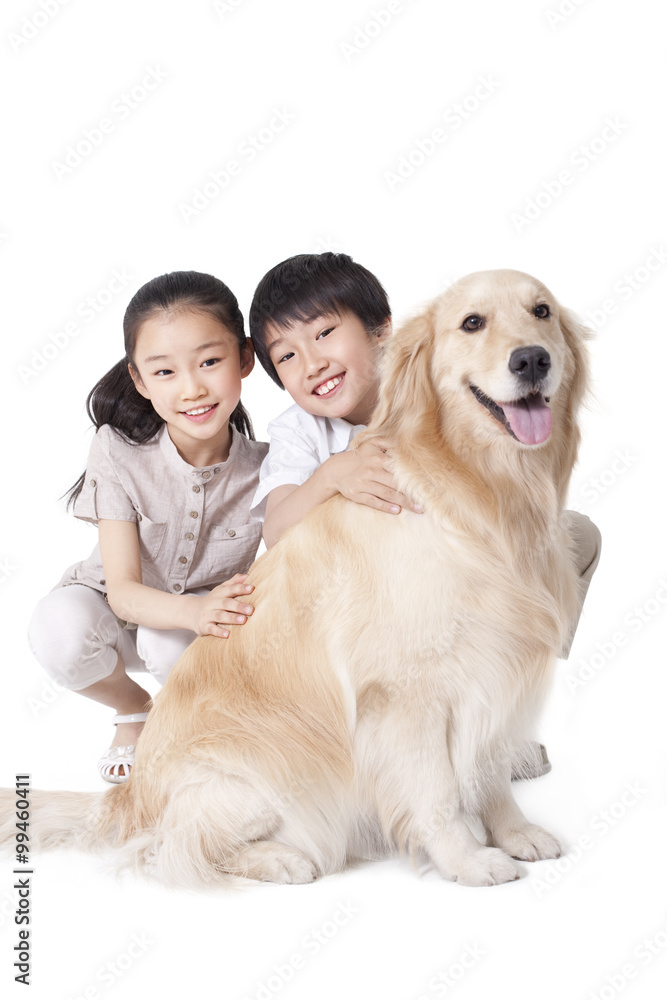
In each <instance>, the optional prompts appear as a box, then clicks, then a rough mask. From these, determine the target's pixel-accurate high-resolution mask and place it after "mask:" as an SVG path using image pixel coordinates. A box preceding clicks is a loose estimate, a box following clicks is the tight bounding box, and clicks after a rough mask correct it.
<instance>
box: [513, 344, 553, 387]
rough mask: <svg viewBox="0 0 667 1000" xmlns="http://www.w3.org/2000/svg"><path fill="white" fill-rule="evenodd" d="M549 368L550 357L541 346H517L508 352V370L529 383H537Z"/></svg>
mask: <svg viewBox="0 0 667 1000" xmlns="http://www.w3.org/2000/svg"><path fill="white" fill-rule="evenodd" d="M550 368H551V358H550V357H549V352H548V351H545V350H544V348H543V347H517V348H516V350H514V351H512V353H511V354H510V360H509V369H510V371H511V372H512V373H513V374H514V375H518V376H519V378H521V379H523V380H524V382H528V383H530V385H537V383H538V382H539V381H540V379H543V378H544V377H545V376H546V375H547V374H548V372H549V369H550Z"/></svg>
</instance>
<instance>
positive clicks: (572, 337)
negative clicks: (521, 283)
mask: <svg viewBox="0 0 667 1000" xmlns="http://www.w3.org/2000/svg"><path fill="white" fill-rule="evenodd" d="M559 320H560V328H561V330H562V333H563V337H564V338H565V343H566V344H567V347H568V350H569V352H570V358H569V360H568V362H567V364H566V379H567V395H566V396H565V399H564V405H563V408H562V412H561V415H560V420H559V427H560V433H559V434H558V435H557V438H556V439H555V442H554V444H555V446H556V451H555V455H556V466H555V468H554V473H555V477H556V483H557V488H558V493H559V499H560V501H561V502H562V503H564V502H565V498H566V496H567V490H568V486H569V481H570V475H571V472H572V468H573V466H574V463H575V461H576V458H577V452H578V450H579V441H580V437H581V435H580V431H579V427H578V424H577V415H578V412H579V408H580V406H581V404H582V402H583V401H584V399H585V398H586V395H587V393H588V392H589V388H590V386H589V362H588V350H587V348H586V340H588V339H590V337H591V336H592V334H591V333H590V331H589V330H588V329H587V328H586V327H585V326H584V325H583V323H582V322H581V321H580V320H579V319H578V318H577V317H576V316H575V314H574V313H573V312H571V311H570V310H569V309H562V308H561V310H560V315H559Z"/></svg>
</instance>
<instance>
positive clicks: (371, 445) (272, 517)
mask: <svg viewBox="0 0 667 1000" xmlns="http://www.w3.org/2000/svg"><path fill="white" fill-rule="evenodd" d="M387 449H388V442H386V441H385V440H384V439H382V438H379V437H376V438H369V439H368V440H367V441H364V443H363V444H361V445H360V446H359V447H358V448H354V449H353V450H352V451H343V452H340V453H339V454H337V455H332V456H331V457H330V458H328V459H327V460H326V461H325V462H323V463H322V465H320V467H319V468H318V469H316V470H315V472H314V473H313V474H312V476H310V478H309V479H307V480H306V482H305V483H303V484H302V485H301V486H296V485H293V484H291V483H287V484H285V485H283V486H277V487H276V488H275V489H273V490H271V492H270V493H269V495H268V497H267V501H266V515H265V518H264V541H265V543H266V546H267V548H271V546H272V545H275V543H276V542H277V541H278V539H279V538H280V536H281V535H282V534H283V532H285V531H287V529H288V528H291V527H292V525H293V524H296V523H297V522H298V521H300V520H301V519H302V518H303V517H305V515H306V514H307V513H308V511H310V510H312V509H313V507H317V506H319V504H321V503H324V501H325V500H328V499H329V498H330V497H333V496H335V495H336V494H337V493H341V494H342V495H343V496H345V497H347V498H348V500H354V501H355V503H362V504H365V505H366V506H367V507H374V508H375V509H376V510H382V511H385V512H386V513H388V514H400V512H401V506H409V507H410V508H411V509H412V510H415V511H417V512H419V511H420V510H421V508H420V507H419V506H418V505H412V504H409V502H408V501H407V498H406V497H405V496H404V495H403V494H402V493H399V492H398V490H397V489H395V487H394V477H393V474H392V472H391V466H390V459H389V456H388V453H387Z"/></svg>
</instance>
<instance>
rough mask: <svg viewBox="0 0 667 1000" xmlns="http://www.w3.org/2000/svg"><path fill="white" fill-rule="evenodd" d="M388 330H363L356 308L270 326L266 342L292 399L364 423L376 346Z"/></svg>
mask: <svg viewBox="0 0 667 1000" xmlns="http://www.w3.org/2000/svg"><path fill="white" fill-rule="evenodd" d="M390 333H391V324H390V321H389V319H387V322H386V324H385V326H384V327H383V328H382V332H381V334H380V335H379V336H375V335H371V334H368V333H367V332H366V328H365V327H364V325H363V323H362V322H361V320H360V319H359V318H358V316H356V314H355V313H351V312H346V313H343V314H342V315H341V316H337V315H330V316H320V317H318V318H317V319H314V320H311V321H309V322H306V323H304V322H302V321H299V320H297V321H296V322H295V323H294V324H293V325H292V326H290V327H288V328H287V329H278V328H277V327H274V326H269V327H268V329H267V336H266V342H267V346H268V349H269V355H270V357H271V360H272V362H273V364H274V366H275V369H276V371H277V372H278V377H279V378H280V380H281V382H282V383H283V385H284V386H285V388H286V389H287V391H288V393H289V394H290V396H291V397H292V399H293V400H294V402H295V403H298V405H299V406H300V407H301V408H302V409H304V410H306V412H307V413H313V414H314V415H315V416H322V417H330V418H332V417H342V418H343V419H344V420H348V421H349V422H350V423H351V424H367V423H368V421H369V420H370V418H371V416H372V414H373V410H374V409H375V404H376V402H377V389H378V382H379V373H378V360H379V346H380V344H381V343H382V342H383V341H384V340H385V339H386V338H387V337H388V336H389V334H390Z"/></svg>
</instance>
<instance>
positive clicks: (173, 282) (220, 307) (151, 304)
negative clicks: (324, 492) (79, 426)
mask: <svg viewBox="0 0 667 1000" xmlns="http://www.w3.org/2000/svg"><path fill="white" fill-rule="evenodd" d="M174 309H185V310H187V309H192V310H198V311H200V312H207V313H210V315H211V316H213V317H214V318H215V319H217V320H219V322H220V323H222V324H223V326H224V327H225V328H226V329H227V330H229V332H230V333H231V334H233V335H234V336H235V337H236V339H237V341H238V344H239V349H241V348H243V347H244V345H245V343H246V336H245V328H244V325H243V316H242V314H241V310H240V309H239V304H238V302H237V300H236V296H235V295H234V294H233V292H231V291H230V289H229V288H227V285H225V284H224V283H223V282H222V281H220V279H219V278H215V277H213V275H212V274H202V273H201V272H200V271H172V272H171V273H170V274H162V275H160V277H158V278H153V280H152V281H148V282H147V283H146V284H145V285H142V287H141V288H140V289H139V291H138V292H137V293H136V294H135V295H134V296H133V298H132V299H131V301H130V304H129V305H128V307H127V309H126V310H125V316H124V317H123V334H124V338H125V357H124V358H122V359H121V360H120V361H119V362H118V363H117V364H115V365H114V366H113V368H111V369H110V370H109V371H108V372H107V373H106V375H104V376H103V377H102V378H101V379H100V380H99V382H98V383H97V385H95V386H94V387H93V388H92V389H91V391H90V392H89V394H88V398H87V400H86V412H87V413H88V416H89V417H90V419H91V420H92V422H93V424H94V425H95V430H96V431H97V430H99V428H100V427H101V426H102V425H103V424H110V425H111V426H112V427H113V428H114V429H115V430H117V431H120V433H121V434H123V435H124V437H126V438H127V439H128V441H132V442H134V443H135V444H143V443H144V442H145V441H148V440H150V438H152V437H153V436H154V435H155V434H157V432H158V431H159V430H160V428H161V427H162V425H163V423H164V420H163V419H162V417H160V416H159V415H158V414H157V413H156V412H155V410H154V409H153V405H152V403H151V401H150V400H149V399H145V398H144V397H143V396H142V395H141V394H140V393H139V392H137V390H136V388H135V386H134V382H133V381H132V376H131V375H130V372H129V366H130V365H132V367H133V368H134V367H135V364H134V354H135V350H136V346H137V336H138V334H139V329H140V327H141V324H142V323H144V322H145V321H146V320H147V319H149V318H150V317H151V316H154V315H155V313H158V312H171V311H173V310H174ZM229 422H230V424H232V426H233V427H235V428H236V430H237V431H240V433H241V434H245V435H246V436H247V437H249V438H250V439H251V441H254V440H255V435H254V433H253V429H252V423H251V421H250V416H249V414H248V413H247V411H246V410H245V408H244V407H243V405H242V403H240V402H239V403H238V405H237V407H236V409H235V410H234V412H233V413H232V414H231V416H230V418H229ZM85 476H86V474H85V472H83V473H82V474H81V476H80V477H79V478H78V479H77V481H76V483H75V484H74V485H73V486H72V487H71V489H70V490H68V492H67V493H66V494H65V496H66V497H67V506H68V508H69V507H70V506H71V505H72V504H73V503H74V502H75V500H76V498H77V497H78V495H79V493H80V492H81V489H82V487H83V483H84V480H85Z"/></svg>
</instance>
